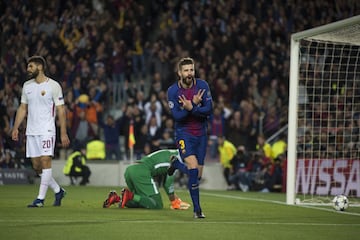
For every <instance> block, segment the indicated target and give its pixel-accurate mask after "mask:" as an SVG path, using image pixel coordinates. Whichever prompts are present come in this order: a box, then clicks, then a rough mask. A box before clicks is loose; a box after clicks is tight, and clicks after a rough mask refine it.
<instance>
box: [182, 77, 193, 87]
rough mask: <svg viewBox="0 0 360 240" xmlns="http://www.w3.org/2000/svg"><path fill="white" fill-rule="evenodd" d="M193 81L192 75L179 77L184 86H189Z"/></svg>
mask: <svg viewBox="0 0 360 240" xmlns="http://www.w3.org/2000/svg"><path fill="white" fill-rule="evenodd" d="M193 82H194V76H186V77H184V76H183V77H182V78H181V83H182V85H184V86H187V87H190V86H191V85H192V84H193Z"/></svg>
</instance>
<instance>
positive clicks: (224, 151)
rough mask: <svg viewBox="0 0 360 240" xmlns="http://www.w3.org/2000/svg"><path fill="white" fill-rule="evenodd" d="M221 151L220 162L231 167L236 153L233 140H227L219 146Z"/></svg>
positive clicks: (226, 166)
mask: <svg viewBox="0 0 360 240" xmlns="http://www.w3.org/2000/svg"><path fill="white" fill-rule="evenodd" d="M218 149H219V153H220V163H221V165H223V167H225V168H231V163H230V161H231V159H233V158H234V156H235V154H236V151H237V150H236V147H235V146H234V144H232V143H231V142H229V141H227V140H225V141H224V144H223V145H222V146H219V147H218Z"/></svg>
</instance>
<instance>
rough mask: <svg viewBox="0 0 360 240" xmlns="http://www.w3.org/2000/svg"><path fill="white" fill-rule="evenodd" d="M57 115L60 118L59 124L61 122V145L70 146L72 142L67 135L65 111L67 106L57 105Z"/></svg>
mask: <svg viewBox="0 0 360 240" xmlns="http://www.w3.org/2000/svg"><path fill="white" fill-rule="evenodd" d="M56 110H57V115H58V118H59V124H60V138H61V145H62V146H63V147H68V146H69V144H70V140H69V137H68V135H67V131H66V112H65V106H64V105H58V106H56Z"/></svg>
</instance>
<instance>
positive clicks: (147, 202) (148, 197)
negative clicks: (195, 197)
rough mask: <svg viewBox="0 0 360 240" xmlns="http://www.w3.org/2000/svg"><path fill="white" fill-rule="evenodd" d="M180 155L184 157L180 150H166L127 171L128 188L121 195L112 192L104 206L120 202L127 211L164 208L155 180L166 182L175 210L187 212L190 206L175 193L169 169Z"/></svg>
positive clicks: (131, 166) (172, 177) (165, 186)
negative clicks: (172, 159)
mask: <svg viewBox="0 0 360 240" xmlns="http://www.w3.org/2000/svg"><path fill="white" fill-rule="evenodd" d="M174 155H176V156H177V157H178V158H180V155H179V152H178V150H177V149H164V150H158V151H156V152H153V153H150V154H149V155H146V156H145V157H143V158H142V159H140V160H139V161H137V162H136V163H134V164H132V165H130V166H128V167H127V168H126V170H125V174H124V177H125V181H126V184H127V188H124V189H122V191H121V196H119V195H118V194H117V193H116V191H111V192H110V193H109V196H108V198H107V199H106V200H105V201H104V204H103V207H104V208H109V207H110V206H111V205H113V204H116V203H119V207H121V208H124V207H128V208H148V209H162V208H163V202H162V198H161V194H160V192H159V188H158V184H157V183H156V181H155V180H154V178H160V179H164V184H163V187H164V189H165V192H166V194H167V196H168V198H169V200H170V202H171V205H170V208H171V209H181V210H186V209H188V208H189V207H190V204H188V203H186V202H183V201H182V200H181V199H180V198H179V197H178V196H177V195H176V194H175V192H174V176H169V175H168V174H167V170H168V168H169V166H170V159H171V157H172V156H174Z"/></svg>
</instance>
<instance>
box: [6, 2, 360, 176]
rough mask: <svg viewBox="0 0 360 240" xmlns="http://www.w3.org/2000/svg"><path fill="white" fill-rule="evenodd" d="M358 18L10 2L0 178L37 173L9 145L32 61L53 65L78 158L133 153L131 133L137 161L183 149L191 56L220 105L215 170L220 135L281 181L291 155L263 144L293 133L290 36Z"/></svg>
mask: <svg viewBox="0 0 360 240" xmlns="http://www.w3.org/2000/svg"><path fill="white" fill-rule="evenodd" d="M359 13H360V4H359V3H358V2H357V1H355V0H354V1H352V0H349V1H299V0H293V1H286V0H272V1H267V0H259V1H236V0H230V1H220V0H219V1H206V0H196V1H176V0H169V1H164V0H153V1H133V0H122V1H120V0H112V1H100V0H92V1H86V3H83V1H77V0H71V1H70V0H69V1H60V0H55V1H47V2H46V1H45V2H44V1H40V0H38V1H26V0H14V1H9V0H5V1H1V2H0V16H1V17H0V28H1V38H0V42H1V44H0V100H1V101H0V102H1V106H0V111H1V120H0V123H1V124H0V126H1V134H0V138H1V141H0V149H1V158H0V167H2V168H12V167H22V166H28V164H29V162H27V160H26V159H25V158H24V156H23V153H24V144H23V142H24V136H23V137H22V141H19V142H18V143H16V142H13V141H11V138H10V129H11V127H12V124H13V121H14V115H15V111H16V109H17V107H18V105H19V101H20V96H21V86H22V83H23V82H24V81H25V80H26V72H25V71H26V68H25V63H26V59H27V58H28V57H29V56H31V55H42V56H44V57H45V58H46V60H47V75H48V76H50V77H52V78H53V79H55V80H57V81H59V83H61V85H62V87H63V90H64V95H65V96H64V97H65V102H66V107H67V117H68V122H67V123H68V132H69V136H70V137H71V140H72V143H73V145H72V148H73V149H76V148H77V147H78V146H79V145H81V144H83V143H84V142H88V141H90V140H93V139H100V140H102V141H104V142H105V146H106V147H111V148H112V149H113V147H114V145H115V146H120V145H119V144H124V146H120V149H125V150H127V148H128V144H127V139H128V129H129V124H130V122H133V123H134V129H135V139H136V144H135V146H134V151H135V156H136V157H137V158H140V157H141V156H144V155H146V154H148V153H149V152H152V151H155V150H157V149H161V148H168V147H173V144H174V140H173V131H174V130H173V120H172V118H171V116H170V114H169V109H168V105H167V99H166V90H167V88H168V86H169V85H170V84H171V83H173V82H174V81H176V75H175V63H176V62H177V61H178V59H180V58H182V57H188V56H191V57H192V58H194V59H195V62H196V71H197V76H198V77H200V78H202V79H205V80H206V81H208V83H209V85H210V87H211V92H212V93H213V99H214V103H215V106H214V114H213V116H212V118H211V119H210V122H209V135H210V141H209V154H208V158H217V157H218V145H217V141H216V136H219V135H221V136H226V139H227V140H229V141H230V142H231V143H233V145H234V146H236V148H237V149H241V154H242V152H243V151H244V149H245V151H246V152H247V153H249V154H250V155H251V156H252V157H250V160H249V161H248V162H253V161H255V160H256V159H258V157H259V156H264V155H265V156H266V157H267V158H269V159H270V162H269V161H266V164H263V165H261V166H260V169H261V170H264V169H266V170H268V169H274V168H268V164H273V165H275V164H279V162H278V160H281V159H282V157H281V156H282V155H281V154H286V152H284V150H283V152H281V151H280V153H279V154H278V155H277V156H273V154H272V153H268V152H267V151H271V150H269V147H266V149H265V147H263V146H261V145H259V144H260V142H261V141H262V140H259V138H260V139H261V138H262V139H267V138H269V137H270V136H272V135H273V134H275V133H277V132H278V131H279V130H280V129H281V128H282V127H284V126H286V124H287V113H288V86H289V65H290V64H289V63H290V56H289V54H290V45H289V43H290V35H291V34H292V33H294V32H298V31H302V30H305V29H309V28H312V27H315V26H320V25H323V24H327V23H330V22H334V21H337V20H340V19H345V18H347V17H351V16H354V15H357V14H359ZM114 109H117V110H120V111H121V113H122V114H121V116H120V117H119V118H118V119H114V116H112V115H111V114H110V113H111V112H112V110H114ZM79 126H81V127H79ZM112 129H115V131H112ZM120 136H122V137H123V139H125V142H119V141H118V139H119V137H120ZM259 141H260V142H259ZM58 150H59V148H58ZM259 150H261V151H260V152H262V153H260V155H259ZM252 153H254V154H252ZM264 153H265V154H264ZM57 154H58V153H57ZM122 154H124V153H122ZM115 156H116V157H117V158H118V153H117V154H115ZM279 156H280V158H279ZM107 157H109V156H107ZM122 157H123V158H124V157H126V155H122ZM275 159H277V160H276V161H275ZM234 162H235V161H234ZM246 164H247V163H246ZM280 164H281V163H280ZM258 170H259V168H257V169H256V171H258ZM247 171H251V170H250V165H249V166H248V169H247ZM254 171H255V170H254ZM264 172H265V171H264ZM269 174H270V175H271V174H272V173H271V172H270V173H269Z"/></svg>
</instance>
